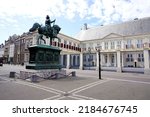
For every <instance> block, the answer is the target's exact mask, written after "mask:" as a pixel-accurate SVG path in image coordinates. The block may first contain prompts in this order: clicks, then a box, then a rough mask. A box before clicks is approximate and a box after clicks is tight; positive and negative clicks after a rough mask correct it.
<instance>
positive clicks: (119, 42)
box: [117, 41, 121, 49]
mask: <svg viewBox="0 0 150 117" xmlns="http://www.w3.org/2000/svg"><path fill="white" fill-rule="evenodd" d="M120 48H121V41H117V49H120Z"/></svg>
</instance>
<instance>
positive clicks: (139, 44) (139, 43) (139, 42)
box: [137, 40, 143, 48]
mask: <svg viewBox="0 0 150 117" xmlns="http://www.w3.org/2000/svg"><path fill="white" fill-rule="evenodd" d="M142 45H143V42H142V40H137V48H142Z"/></svg>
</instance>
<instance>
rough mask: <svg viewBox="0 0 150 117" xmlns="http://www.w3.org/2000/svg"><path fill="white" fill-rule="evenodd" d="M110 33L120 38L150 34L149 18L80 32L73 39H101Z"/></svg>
mask: <svg viewBox="0 0 150 117" xmlns="http://www.w3.org/2000/svg"><path fill="white" fill-rule="evenodd" d="M111 33H114V34H118V35H122V36H129V35H140V34H150V17H148V18H142V19H136V20H133V21H127V22H124V23H121V24H114V25H107V26H98V27H93V28H89V29H87V30H81V31H80V32H79V33H78V34H77V35H76V37H75V38H76V39H79V40H80V41H85V40H93V39H102V38H104V37H105V36H107V35H109V34H111Z"/></svg>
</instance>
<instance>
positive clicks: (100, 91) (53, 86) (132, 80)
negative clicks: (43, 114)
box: [0, 65, 150, 100]
mask: <svg viewBox="0 0 150 117" xmlns="http://www.w3.org/2000/svg"><path fill="white" fill-rule="evenodd" d="M22 70H26V69H25V67H24V66H18V65H16V66H15V65H4V66H3V67H0V99H1V100H149V99H150V76H148V75H144V74H137V73H117V72H106V71H102V80H99V79H98V71H92V70H90V71H89V70H78V69H69V70H67V69H66V70H67V72H68V73H69V72H71V71H76V75H77V76H76V77H66V78H60V79H55V80H43V81H40V82H38V83H32V82H29V81H24V80H20V79H13V78H9V73H10V72H11V71H15V72H16V73H17V74H18V73H19V72H20V71H22ZM27 71H29V70H27Z"/></svg>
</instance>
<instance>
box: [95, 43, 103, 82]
mask: <svg viewBox="0 0 150 117" xmlns="http://www.w3.org/2000/svg"><path fill="white" fill-rule="evenodd" d="M95 48H96V50H97V52H98V58H99V70H98V71H99V79H102V76H101V46H97V47H95Z"/></svg>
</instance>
